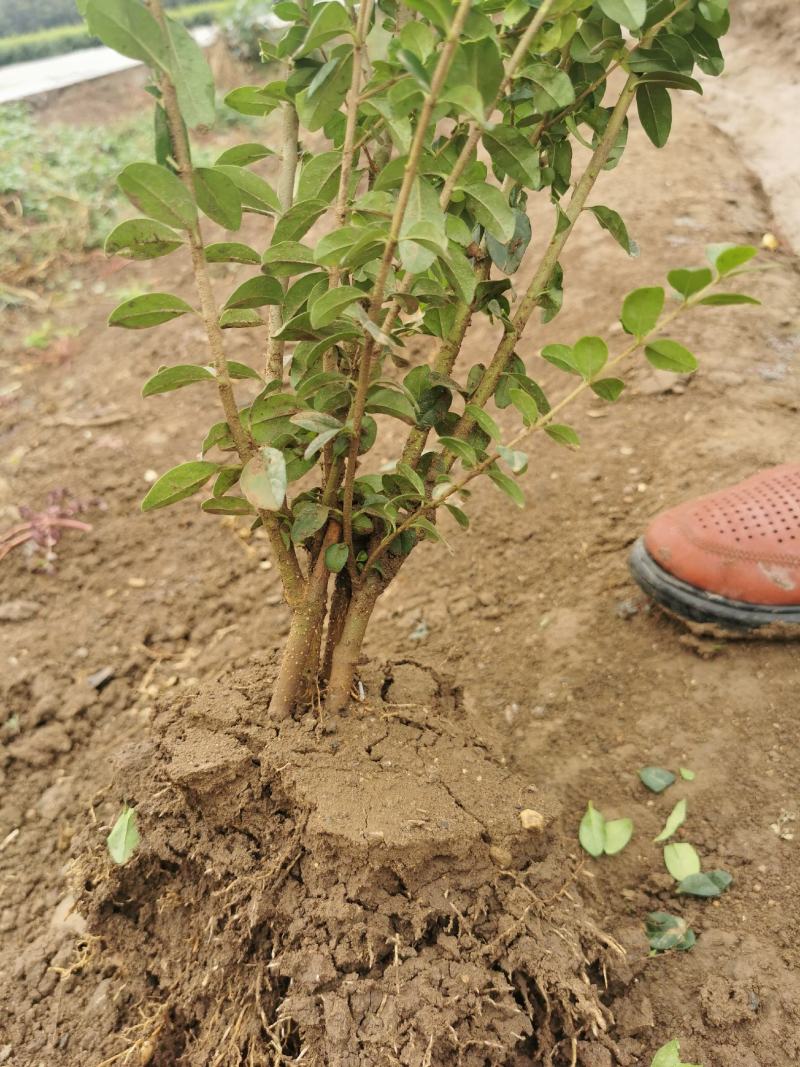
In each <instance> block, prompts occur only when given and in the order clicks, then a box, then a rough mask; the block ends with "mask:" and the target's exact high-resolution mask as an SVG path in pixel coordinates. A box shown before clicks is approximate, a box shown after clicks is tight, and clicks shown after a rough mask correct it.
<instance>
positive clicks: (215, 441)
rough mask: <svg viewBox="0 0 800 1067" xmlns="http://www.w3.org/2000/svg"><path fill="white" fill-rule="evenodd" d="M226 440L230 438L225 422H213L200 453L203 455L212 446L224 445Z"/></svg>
mask: <svg viewBox="0 0 800 1067" xmlns="http://www.w3.org/2000/svg"><path fill="white" fill-rule="evenodd" d="M226 438H227V439H229V438H230V429H229V427H228V424H227V422H215V423H214V425H213V426H212V427H211V429H210V430H209V431H208V433H207V434H206V436H205V439H204V440H203V446H202V448H201V450H200V451H201V452H202V453H203V455H205V454H206V452H209V451H210V450H211V449H212V448H213V447H214V445H219V444H224V442H225V440H226Z"/></svg>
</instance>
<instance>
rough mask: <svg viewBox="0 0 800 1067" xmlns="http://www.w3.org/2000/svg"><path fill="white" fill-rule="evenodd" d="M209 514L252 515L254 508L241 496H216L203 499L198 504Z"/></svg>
mask: <svg viewBox="0 0 800 1067" xmlns="http://www.w3.org/2000/svg"><path fill="white" fill-rule="evenodd" d="M200 507H201V509H202V510H203V511H207V512H209V513H210V514H211V515H253V514H255V509H254V508H253V505H252V504H250V503H249V502H248V501H247V500H245V498H244V497H243V496H217V497H211V498H210V499H209V500H204V501H203V503H202V504H201V505H200Z"/></svg>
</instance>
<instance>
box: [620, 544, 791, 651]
mask: <svg viewBox="0 0 800 1067" xmlns="http://www.w3.org/2000/svg"><path fill="white" fill-rule="evenodd" d="M628 566H629V567H630V569H631V574H632V575H633V577H634V578H635V579H636V581H637V582H638V583H639V585H640V586H641V587H642V589H643V590H644V591H645V593H647V595H648V596H651V597H652V598H653V600H655V601H656V603H658V604H661V605H662V606H663V607H665V608H667V610H668V611H671V612H674V614H676V615H680V616H681V617H682V618H684V619H688V620H689V621H690V622H697V623H711V624H712V625H715V626H719V627H721V628H723V629H725V630H732V631H738V632H739V633H743V632H752V631H754V630H758V629H760V628H761V627H763V626H778V627H780V628H781V629H784V628H785V627H787V626H788V627H790V628H791V627H793V626H796V627H798V637H800V604H798V605H797V606H794V605H790V606H787V607H773V606H770V605H769V604H748V603H746V602H745V601H744V600H728V599H727V598H726V597H723V596H716V595H715V594H714V593H706V592H705V591H704V590H703V589H698V588H697V586H695V585H690V584H689V583H688V582H683V581H681V579H680V578H676V577H675V576H674V575H673V574H670V573H669V572H668V571H665V570H664V568H663V567H660V566H659V565H658V563H656V561H655V560H654V559H653V557H652V556H651V555H650V553H649V552H648V551H647V549H646V548H645V545H644V539H643V538H641V537H640V538H639V540H638V541H637V542H636V544H635V545H634V546H633V548H632V549H631V554H630V556H629V557H628Z"/></svg>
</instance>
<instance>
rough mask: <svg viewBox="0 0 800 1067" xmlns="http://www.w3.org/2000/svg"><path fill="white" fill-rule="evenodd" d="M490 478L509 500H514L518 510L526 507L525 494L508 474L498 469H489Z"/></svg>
mask: <svg viewBox="0 0 800 1067" xmlns="http://www.w3.org/2000/svg"><path fill="white" fill-rule="evenodd" d="M489 477H490V479H491V480H492V481H493V482H494V484H495V485H496V486H497V488H498V489H499V490H500V491H501V492H503V493H505V494H506V496H507V497H508V498H509V500H512V501H513V502H514V503H515V504H516V505H517V507H518V508H524V507H525V494H524V493H523V492H522V490H521V489H520V487H519V486H518V485H517V483H516V482H515V481H514V479H513V478H509V476H508V475H507V474H504V473H503V472H502V471H501V470H498V469H497V468H496V467H490V468H489Z"/></svg>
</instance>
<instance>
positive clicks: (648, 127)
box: [636, 84, 672, 148]
mask: <svg viewBox="0 0 800 1067" xmlns="http://www.w3.org/2000/svg"><path fill="white" fill-rule="evenodd" d="M636 109H637V111H638V112H639V119H640V120H641V123H642V128H643V129H644V132H645V133H646V134H647V136H648V137H649V138H650V140H651V141H652V142H653V144H654V145H655V146H656V148H663V147H664V145H665V144H666V143H667V139H668V138H669V131H670V129H671V128H672V101H671V100H670V98H669V92H668V91H667V90H666V89H665V88H664V87H663V86H661V85H647V84H644V85H639V86H637V89H636Z"/></svg>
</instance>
